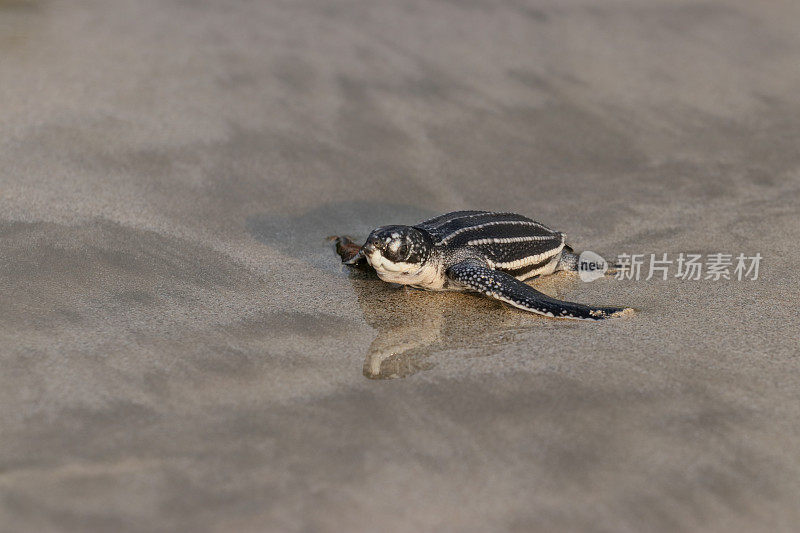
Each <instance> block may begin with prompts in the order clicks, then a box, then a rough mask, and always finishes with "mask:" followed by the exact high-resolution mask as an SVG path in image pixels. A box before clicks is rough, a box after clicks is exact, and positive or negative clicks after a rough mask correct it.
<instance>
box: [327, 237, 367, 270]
mask: <svg viewBox="0 0 800 533" xmlns="http://www.w3.org/2000/svg"><path fill="white" fill-rule="evenodd" d="M328 240H329V241H333V242H334V243H336V253H337V254H338V255H339V257H341V258H342V263H344V264H345V265H348V266H355V267H365V266H368V265H367V258H366V257H364V253H363V252H362V251H361V246H360V245H358V244H356V243H355V242H353V240H352V239H350V238H349V237H338V236H334V237H328Z"/></svg>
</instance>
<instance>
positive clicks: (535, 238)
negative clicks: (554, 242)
mask: <svg viewBox="0 0 800 533" xmlns="http://www.w3.org/2000/svg"><path fill="white" fill-rule="evenodd" d="M554 237H555V235H530V236H528V237H506V238H497V239H475V240H472V241H468V242H467V245H468V246H478V245H480V244H508V243H512V242H528V241H546V240H547V239H552V238H554Z"/></svg>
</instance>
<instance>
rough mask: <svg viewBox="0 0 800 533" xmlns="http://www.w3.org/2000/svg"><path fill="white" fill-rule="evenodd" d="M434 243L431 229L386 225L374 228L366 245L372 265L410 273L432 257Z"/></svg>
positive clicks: (378, 268)
mask: <svg viewBox="0 0 800 533" xmlns="http://www.w3.org/2000/svg"><path fill="white" fill-rule="evenodd" d="M432 247H433V243H432V242H431V238H430V237H429V236H428V234H427V233H425V232H423V231H420V230H418V229H416V228H412V227H411V226H382V227H380V228H377V229H375V230H373V231H372V233H370V234H369V237H368V238H367V242H366V244H364V246H363V248H362V252H363V254H364V256H365V257H366V258H367V261H368V262H369V264H370V265H372V267H373V268H374V269H375V270H376V271H377V272H378V273H379V274H380V273H381V272H382V271H389V272H392V273H397V274H410V273H413V272H416V271H418V270H419V269H420V268H421V267H422V266H423V265H424V264H425V262H426V261H427V260H428V257H430V254H431V249H432Z"/></svg>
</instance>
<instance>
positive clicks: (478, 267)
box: [447, 259, 632, 320]
mask: <svg viewBox="0 0 800 533" xmlns="http://www.w3.org/2000/svg"><path fill="white" fill-rule="evenodd" d="M447 277H448V278H449V279H450V280H451V281H453V282H455V283H456V284H458V285H461V286H462V287H465V288H467V289H471V290H473V291H478V292H480V293H483V294H485V295H486V296H488V297H490V298H494V299H496V300H500V301H501V302H505V303H507V304H510V305H513V306H514V307H517V308H519V309H524V310H525V311H530V312H532V313H537V314H540V315H545V316H549V317H553V318H573V319H585V320H603V319H605V318H613V317H618V316H623V315H626V314H628V313H629V312H631V311H632V309H630V308H626V307H608V306H602V307H601V306H589V305H584V304H579V303H573V302H564V301H561V300H556V299H555V298H551V297H550V296H547V295H546V294H543V293H541V292H539V291H537V290H536V289H534V288H533V287H531V286H530V285H527V284H526V283H523V282H522V281H519V280H518V279H516V278H515V277H513V276H511V275H510V274H506V273H505V272H501V271H499V270H492V269H491V268H489V267H488V266H486V265H483V264H481V262H480V261H477V260H474V259H468V260H466V261H462V262H460V263H457V264H455V265H453V266H452V267H450V268H449V269H448V270H447Z"/></svg>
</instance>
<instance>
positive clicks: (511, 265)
mask: <svg viewBox="0 0 800 533" xmlns="http://www.w3.org/2000/svg"><path fill="white" fill-rule="evenodd" d="M563 249H564V244H563V243H562V244H561V246H559V247H558V248H553V249H552V250H548V251H546V252H542V253H540V254H536V255H529V256H528V257H523V258H522V259H517V260H516V261H508V262H506V263H495V262H493V261H490V260H488V259H487V262H488V263H489V267H491V268H502V269H507V270H516V269H518V268H522V267H526V266H528V265H534V264H536V263H540V262H542V261H544V260H546V259H550V258H551V257H553V256H555V255H556V254H557V253H559V252H560V251H561V250H563ZM546 266H547V265H543V266H542V268H544V267H546Z"/></svg>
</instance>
